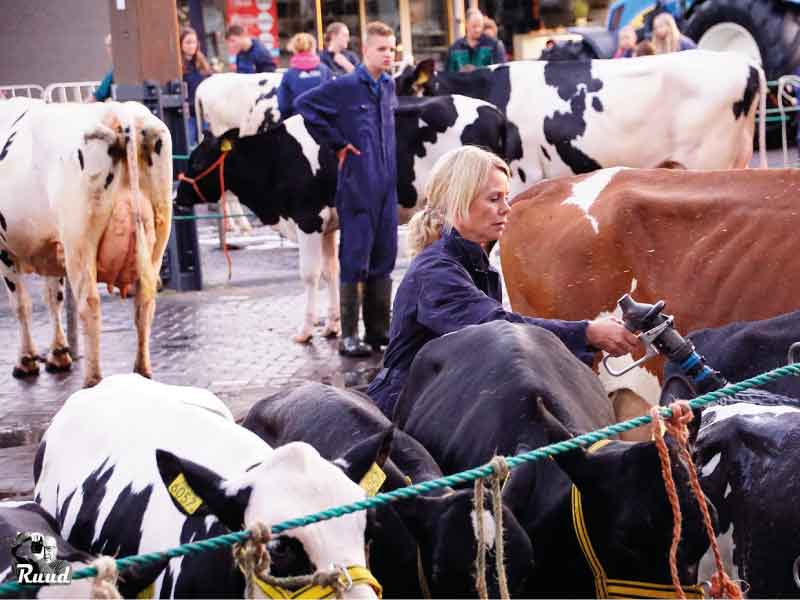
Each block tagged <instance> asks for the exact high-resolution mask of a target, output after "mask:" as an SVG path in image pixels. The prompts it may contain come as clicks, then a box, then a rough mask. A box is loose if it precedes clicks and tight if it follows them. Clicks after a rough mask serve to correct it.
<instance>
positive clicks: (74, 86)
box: [44, 81, 100, 102]
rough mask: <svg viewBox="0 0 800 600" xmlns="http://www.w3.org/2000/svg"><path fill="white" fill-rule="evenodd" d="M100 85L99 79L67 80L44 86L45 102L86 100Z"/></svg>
mask: <svg viewBox="0 0 800 600" xmlns="http://www.w3.org/2000/svg"><path fill="white" fill-rule="evenodd" d="M99 86H100V82H99V81H66V82H63V83H51V84H50V85H48V86H47V87H46V88H44V101H45V102H86V101H87V100H88V99H89V98H90V96H91V95H92V94H94V91H95V90H96V89H97V88H98V87H99Z"/></svg>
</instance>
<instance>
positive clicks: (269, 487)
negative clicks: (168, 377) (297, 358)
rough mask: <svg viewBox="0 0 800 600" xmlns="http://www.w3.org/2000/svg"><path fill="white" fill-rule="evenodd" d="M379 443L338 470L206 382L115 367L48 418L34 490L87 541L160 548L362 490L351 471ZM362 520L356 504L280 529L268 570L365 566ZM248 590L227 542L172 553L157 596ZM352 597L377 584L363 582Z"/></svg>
mask: <svg viewBox="0 0 800 600" xmlns="http://www.w3.org/2000/svg"><path fill="white" fill-rule="evenodd" d="M381 443H382V440H380V439H378V440H374V439H370V440H367V441H365V442H364V443H363V444H361V445H358V446H356V447H354V448H351V449H350V451H349V452H348V453H347V454H345V455H344V456H343V457H342V460H344V461H346V463H347V464H348V465H349V468H348V469H345V473H343V472H342V471H341V470H340V469H339V468H338V467H337V466H335V465H334V464H333V463H331V462H328V461H326V460H324V459H323V458H322V457H321V456H320V455H319V453H318V452H317V451H316V450H314V449H313V448H312V447H311V446H309V445H308V444H303V443H294V444H287V445H286V446H283V447H281V448H278V449H275V450H273V449H272V448H270V447H269V446H268V445H267V444H266V443H265V442H264V441H263V440H261V439H260V438H258V436H256V435H254V434H253V433H251V432H249V431H247V430H245V429H243V428H241V427H239V426H238V425H236V424H235V423H234V422H233V419H232V418H231V414H230V412H229V411H228V410H227V408H226V407H225V406H224V405H223V404H222V402H221V401H220V400H219V399H218V398H216V396H214V395H213V394H211V393H210V392H208V391H207V390H201V389H197V388H191V387H179V386H171V385H165V384H159V383H155V382H153V381H150V380H147V379H144V378H141V377H139V376H136V375H117V376H113V377H110V378H108V379H105V380H104V381H103V382H102V383H101V384H100V385H99V386H97V387H95V388H92V389H90V390H83V391H80V392H78V393H76V394H73V395H72V396H71V397H70V398H69V399H68V400H67V402H66V403H65V405H64V407H63V408H62V409H61V410H60V411H59V412H58V414H56V416H55V417H54V418H53V421H52V424H51V425H50V427H49V428H48V430H47V432H46V433H45V436H44V439H43V441H42V443H41V445H40V448H39V451H38V453H37V456H36V460H35V462H34V477H35V480H36V487H35V498H36V500H37V501H38V502H40V503H41V504H42V506H43V507H44V508H45V509H47V510H49V511H50V512H51V513H52V514H53V515H55V518H56V522H57V523H58V526H59V528H60V531H61V534H62V535H63V536H64V537H65V538H66V539H67V540H68V541H69V543H70V544H72V545H73V546H75V547H77V548H80V549H81V550H84V551H86V552H91V553H102V554H108V555H118V556H120V557H122V556H127V555H131V554H137V553H144V552H152V551H157V550H158V551H162V550H167V549H169V548H172V547H175V546H178V545H180V544H183V543H186V542H189V541H193V540H199V539H204V538H208V537H211V536H214V535H218V534H221V533H225V532H227V531H238V530H240V529H243V528H245V527H249V526H251V525H252V524H253V523H255V522H256V521H261V522H263V523H264V524H266V525H267V526H271V525H274V524H276V523H278V522H281V521H283V520H285V519H289V518H294V517H299V516H303V515H308V514H311V513H315V512H317V511H319V510H322V509H325V508H330V507H333V506H337V505H340V504H347V503H351V502H354V501H356V500H359V499H363V498H364V497H365V492H364V490H363V489H361V488H360V487H358V485H356V484H355V483H353V481H352V480H351V479H356V480H358V479H359V478H360V477H361V476H363V474H364V473H365V472H366V471H367V469H368V468H369V467H370V466H371V465H372V463H373V462H374V461H375V459H376V454H377V450H378V448H380V445H381ZM365 527H366V515H365V513H363V512H360V513H355V514H351V515H347V516H345V517H342V518H338V519H333V520H330V521H324V522H321V523H317V524H314V525H311V526H309V527H302V528H297V529H292V530H290V531H288V532H286V533H284V534H281V535H279V536H277V537H274V538H273V539H272V540H271V541H270V542H269V546H268V550H269V552H270V556H271V559H272V561H271V565H272V566H271V573H272V574H273V575H276V576H289V575H306V574H311V573H313V572H315V571H316V570H318V569H323V570H327V569H329V568H330V566H331V564H332V563H336V564H340V565H344V566H346V567H349V566H361V567H363V566H365V565H366V557H365V551H364V531H365ZM244 588H245V581H244V578H243V576H242V574H241V572H240V571H239V570H238V569H237V568H236V567H235V566H234V564H233V559H232V554H231V550H230V548H224V549H220V550H217V551H213V552H204V553H201V554H197V555H193V556H187V557H184V558H182V559H175V560H172V561H171V562H170V563H169V565H168V567H167V568H166V569H164V571H163V572H162V574H161V575H160V576H159V578H158V579H157V582H156V588H155V594H156V595H157V596H158V597H186V596H202V597H223V596H225V597H231V596H239V597H241V594H243V592H244ZM346 595H348V596H350V597H357V598H374V597H375V592H374V590H373V588H372V587H371V586H368V585H363V584H359V585H356V586H354V587H353V588H352V589H351V590H350V591H349V592H347V594H346Z"/></svg>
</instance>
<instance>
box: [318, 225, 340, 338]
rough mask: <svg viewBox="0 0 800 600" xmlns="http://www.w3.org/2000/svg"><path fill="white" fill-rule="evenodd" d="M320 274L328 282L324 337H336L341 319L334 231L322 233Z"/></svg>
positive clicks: (337, 250) (337, 252)
mask: <svg viewBox="0 0 800 600" xmlns="http://www.w3.org/2000/svg"><path fill="white" fill-rule="evenodd" d="M322 275H323V277H324V278H325V280H326V281H327V282H328V319H327V321H326V322H325V329H323V330H322V335H323V336H324V337H337V336H338V335H339V333H341V331H342V319H341V313H340V307H339V244H338V240H337V239H336V231H329V232H327V233H324V234H323V235H322Z"/></svg>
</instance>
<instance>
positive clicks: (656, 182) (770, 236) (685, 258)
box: [500, 168, 800, 402]
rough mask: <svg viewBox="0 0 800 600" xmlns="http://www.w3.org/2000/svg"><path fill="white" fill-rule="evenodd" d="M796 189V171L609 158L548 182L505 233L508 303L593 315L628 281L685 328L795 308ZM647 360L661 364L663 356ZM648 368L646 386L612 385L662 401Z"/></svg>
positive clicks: (798, 293) (520, 204) (524, 198)
mask: <svg viewBox="0 0 800 600" xmlns="http://www.w3.org/2000/svg"><path fill="white" fill-rule="evenodd" d="M798 197H800V172H799V171H795V170H732V171H682V170H677V171H676V170H666V169H641V170H640V169H621V168H613V169H604V170H600V171H596V172H594V173H591V174H587V175H579V176H575V177H565V178H562V179H556V180H551V181H543V182H541V183H539V184H537V185H535V186H534V187H532V188H531V189H530V190H528V191H527V192H525V193H523V194H521V195H520V196H518V197H517V198H516V199H515V201H514V203H513V205H512V218H511V219H510V222H509V226H508V228H507V229H506V232H505V235H504V236H503V239H502V240H501V242H500V244H501V258H502V265H503V273H504V275H505V279H506V282H507V285H508V293H509V297H510V299H511V304H512V306H513V308H514V310H516V311H518V312H521V313H523V314H529V315H536V316H539V317H551V318H560V319H586V318H593V317H595V316H597V315H599V314H602V313H609V312H613V311H614V310H615V307H616V302H617V300H618V299H619V297H620V296H622V295H623V294H625V293H626V292H632V293H633V295H634V297H635V298H636V299H637V300H639V301H641V302H655V301H657V300H660V299H663V300H665V301H666V303H667V307H666V311H665V312H666V313H668V314H672V315H674V317H675V325H676V327H677V328H678V329H679V330H680V331H683V332H689V331H695V330H697V329H700V328H704V327H717V326H719V325H722V324H725V323H728V322H731V321H737V320H748V321H750V320H756V319H764V318H767V317H772V316H775V315H778V314H782V313H786V312H790V311H792V310H796V309H797V307H798V302H800V277H799V276H800V263H798V262H797V256H798V253H799V252H798V251H799V250H800V241H798V239H797V232H798V231H800V204H798ZM616 366H617V368H619V365H618V364H617V365H616ZM650 369H651V372H652V373H659V374H660V372H661V369H660V365H658V364H657V363H656V361H653V362H652V365H651V367H650ZM604 371H605V370H604V369H601V373H603V372H604ZM648 377H649V379H650V382H649V388H648V389H643V388H642V385H641V382H639V383H636V384H635V383H631V382H625V381H619V380H617V381H613V382H611V383H612V385H610V386H609V385H607V389H609V391H613V390H614V389H619V388H631V389H634V388H637V389H636V391H637V393H639V394H640V395H642V396H644V397H646V398H647V399H648V400H650V401H651V402H657V400H658V390H659V383H658V380H657V379H656V377H655V376H654V375H649V376H648Z"/></svg>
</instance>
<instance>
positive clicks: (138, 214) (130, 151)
mask: <svg viewBox="0 0 800 600" xmlns="http://www.w3.org/2000/svg"><path fill="white" fill-rule="evenodd" d="M123 126H124V128H125V133H126V135H127V138H128V139H127V143H126V144H125V148H126V150H127V162H128V177H129V179H130V186H131V195H132V202H131V204H132V207H133V222H134V227H135V228H136V273H137V275H138V280H139V291H140V292H142V294H143V296H144V297H145V298H152V297H154V296H155V294H156V288H157V285H158V283H157V276H156V270H155V268H154V267H153V260H152V258H151V256H150V254H151V250H150V248H149V244H148V243H147V235H146V233H145V230H144V221H143V219H142V201H143V200H146V201H148V202H149V199H143V198H142V191H141V189H140V188H139V146H138V143H139V140H138V138H139V132H138V130H137V128H136V122H135V117H134V116H133V115H132V114H130V113H128V112H127V111H126V115H125V120H124V123H123Z"/></svg>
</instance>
